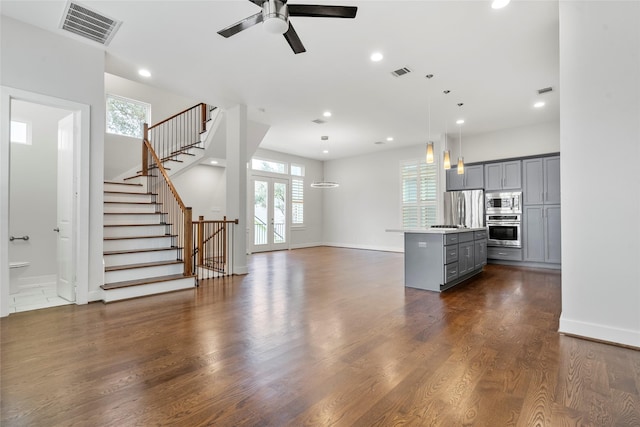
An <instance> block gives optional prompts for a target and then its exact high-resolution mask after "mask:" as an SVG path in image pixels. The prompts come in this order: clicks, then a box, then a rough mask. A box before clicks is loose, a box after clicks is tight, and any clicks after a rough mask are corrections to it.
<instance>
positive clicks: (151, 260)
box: [101, 177, 196, 302]
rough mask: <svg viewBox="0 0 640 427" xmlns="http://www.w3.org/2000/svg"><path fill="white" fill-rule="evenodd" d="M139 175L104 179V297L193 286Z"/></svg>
mask: <svg viewBox="0 0 640 427" xmlns="http://www.w3.org/2000/svg"><path fill="white" fill-rule="evenodd" d="M145 180H146V179H145V178H144V177H139V178H135V179H132V180H128V181H127V182H105V183H104V247H103V251H104V264H105V272H104V285H102V286H101V288H102V293H103V298H102V299H103V301H104V302H113V301H119V300H123V299H129V298H136V297H141V296H146V295H153V294H158V293H163V292H170V291H176V290H181V289H189V288H193V287H194V286H195V285H196V279H195V276H193V275H186V276H185V275H184V262H183V260H182V259H181V256H182V250H181V248H179V247H177V243H176V238H177V236H176V235H172V234H171V224H167V223H166V220H165V217H166V214H165V213H163V212H162V206H161V205H159V204H158V203H156V195H155V194H151V193H149V192H147V190H146V185H145Z"/></svg>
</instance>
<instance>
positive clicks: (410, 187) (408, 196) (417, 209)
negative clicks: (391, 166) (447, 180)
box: [400, 160, 438, 228]
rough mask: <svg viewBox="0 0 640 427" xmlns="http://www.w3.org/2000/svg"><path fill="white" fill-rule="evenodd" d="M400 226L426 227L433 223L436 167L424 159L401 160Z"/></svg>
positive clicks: (435, 205)
mask: <svg viewBox="0 0 640 427" xmlns="http://www.w3.org/2000/svg"><path fill="white" fill-rule="evenodd" d="M400 175H401V182H402V227H403V228H426V227H430V226H431V225H434V224H435V223H436V218H437V211H438V209H437V207H438V168H437V165H436V164H435V163H434V164H427V163H425V161H424V160H421V161H420V160H412V161H407V162H403V163H402V164H401V166H400Z"/></svg>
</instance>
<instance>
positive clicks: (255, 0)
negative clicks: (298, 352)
mask: <svg viewBox="0 0 640 427" xmlns="http://www.w3.org/2000/svg"><path fill="white" fill-rule="evenodd" d="M249 1H250V2H251V3H253V4H255V5H257V6H260V7H262V3H264V2H265V1H266V0H249Z"/></svg>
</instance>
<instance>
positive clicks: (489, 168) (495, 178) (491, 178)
mask: <svg viewBox="0 0 640 427" xmlns="http://www.w3.org/2000/svg"><path fill="white" fill-rule="evenodd" d="M484 188H485V190H487V191H490V190H502V163H490V164H488V165H484Z"/></svg>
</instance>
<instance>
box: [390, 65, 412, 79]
mask: <svg viewBox="0 0 640 427" xmlns="http://www.w3.org/2000/svg"><path fill="white" fill-rule="evenodd" d="M410 72H411V70H410V69H408V68H407V67H402V68H400V69H398V70H395V71H392V72H391V74H393V75H394V76H395V77H401V76H404V75H405V74H409V73H410Z"/></svg>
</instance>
